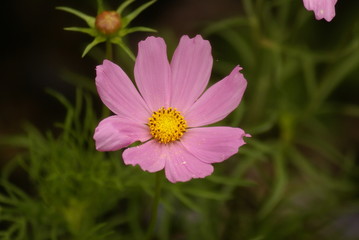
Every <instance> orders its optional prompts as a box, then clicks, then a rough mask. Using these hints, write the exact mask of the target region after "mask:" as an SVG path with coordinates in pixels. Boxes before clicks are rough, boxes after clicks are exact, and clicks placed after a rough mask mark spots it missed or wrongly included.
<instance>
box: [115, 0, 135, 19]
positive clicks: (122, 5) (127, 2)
mask: <svg viewBox="0 0 359 240" xmlns="http://www.w3.org/2000/svg"><path fill="white" fill-rule="evenodd" d="M134 1H135V0H127V1H125V2H123V3H122V4H121V5H120V6H119V7H118V8H117V10H116V12H117V13H118V14H120V16H121V14H122V11H123V10H124V9H125V8H126V7H127V6H128V5H130V4H131V3H133V2H134Z"/></svg>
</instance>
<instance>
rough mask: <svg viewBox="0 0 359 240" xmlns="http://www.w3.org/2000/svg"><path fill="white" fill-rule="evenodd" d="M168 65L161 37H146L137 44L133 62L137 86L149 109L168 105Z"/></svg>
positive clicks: (169, 73) (169, 72) (152, 109)
mask: <svg viewBox="0 0 359 240" xmlns="http://www.w3.org/2000/svg"><path fill="white" fill-rule="evenodd" d="M170 75H171V70H170V65H169V63H168V59H167V53H166V44H165V42H164V40H163V39H162V38H155V37H148V38H147V39H146V40H144V41H141V42H140V43H139V44H138V56H137V59H136V63H135V79H136V84H137V87H138V89H139V91H140V93H141V94H142V97H143V98H144V99H145V101H146V103H147V105H148V106H149V108H150V109H151V111H157V110H158V109H160V108H161V107H169V100H170Z"/></svg>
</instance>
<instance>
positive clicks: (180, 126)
mask: <svg viewBox="0 0 359 240" xmlns="http://www.w3.org/2000/svg"><path fill="white" fill-rule="evenodd" d="M148 126H149V128H150V133H151V135H152V136H153V138H154V139H156V140H157V141H158V142H160V143H164V144H167V143H170V142H173V141H176V140H179V139H180V138H181V137H182V136H183V133H184V132H186V129H187V122H186V120H185V119H184V117H183V116H182V114H181V112H179V111H177V109H176V108H172V107H170V108H167V109H166V108H164V107H162V108H160V109H158V110H157V111H156V112H153V114H152V117H150V118H149V119H148Z"/></svg>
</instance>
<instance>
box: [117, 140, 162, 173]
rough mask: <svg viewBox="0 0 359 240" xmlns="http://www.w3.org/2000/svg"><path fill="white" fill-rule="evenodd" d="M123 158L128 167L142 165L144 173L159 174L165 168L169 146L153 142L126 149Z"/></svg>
mask: <svg viewBox="0 0 359 240" xmlns="http://www.w3.org/2000/svg"><path fill="white" fill-rule="evenodd" d="M122 157H123V161H124V162H125V164H127V165H133V166H135V165H140V167H141V168H142V170H144V171H149V172H157V171H160V170H162V169H163V168H164V167H165V163H166V161H167V145H164V144H160V143H158V142H157V141H156V140H151V141H149V142H146V143H144V144H142V145H140V146H136V147H132V148H128V149H126V150H125V151H124V152H123V154H122Z"/></svg>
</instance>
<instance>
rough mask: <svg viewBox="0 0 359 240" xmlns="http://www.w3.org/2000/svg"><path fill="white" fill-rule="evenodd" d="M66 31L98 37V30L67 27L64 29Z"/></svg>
mask: <svg viewBox="0 0 359 240" xmlns="http://www.w3.org/2000/svg"><path fill="white" fill-rule="evenodd" d="M64 29H65V30H66V31H73V32H81V33H86V34H88V35H90V36H92V37H96V35H97V34H96V33H97V32H96V30H95V29H93V28H82V27H67V28H64Z"/></svg>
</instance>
